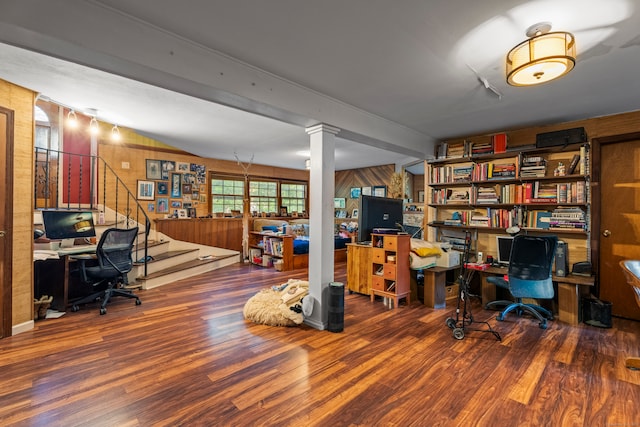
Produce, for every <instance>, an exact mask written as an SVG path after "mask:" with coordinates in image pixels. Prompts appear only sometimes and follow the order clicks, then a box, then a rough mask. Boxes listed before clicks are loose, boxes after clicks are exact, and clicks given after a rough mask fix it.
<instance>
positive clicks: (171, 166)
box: [161, 160, 176, 179]
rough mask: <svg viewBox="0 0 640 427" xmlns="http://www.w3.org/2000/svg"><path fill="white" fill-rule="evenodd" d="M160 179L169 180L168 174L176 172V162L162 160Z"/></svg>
mask: <svg viewBox="0 0 640 427" xmlns="http://www.w3.org/2000/svg"><path fill="white" fill-rule="evenodd" d="M161 163H162V179H169V174H170V173H171V172H174V171H175V170H176V162H172V161H170V160H162V162H161Z"/></svg>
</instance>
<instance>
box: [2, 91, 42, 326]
mask: <svg viewBox="0 0 640 427" xmlns="http://www.w3.org/2000/svg"><path fill="white" fill-rule="evenodd" d="M35 97H36V94H35V93H34V92H32V91H30V90H27V89H24V88H22V87H19V86H16V85H14V84H11V83H8V82H5V81H4V80H0V100H1V101H0V104H1V105H2V106H3V107H5V108H8V109H10V110H13V111H14V112H15V115H14V128H13V129H14V134H13V138H14V146H13V201H12V203H13V218H12V219H11V221H12V236H10V237H9V238H11V239H12V245H13V260H12V266H11V278H12V287H11V291H12V295H11V308H12V313H11V324H12V326H14V327H15V326H16V325H25V324H28V322H30V321H32V320H33V164H34V156H33V138H34V118H33V115H34V105H35Z"/></svg>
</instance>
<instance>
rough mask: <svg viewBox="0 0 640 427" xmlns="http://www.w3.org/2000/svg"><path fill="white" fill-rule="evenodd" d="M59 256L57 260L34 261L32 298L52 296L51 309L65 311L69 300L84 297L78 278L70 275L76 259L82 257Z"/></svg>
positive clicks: (76, 255) (77, 255)
mask: <svg viewBox="0 0 640 427" xmlns="http://www.w3.org/2000/svg"><path fill="white" fill-rule="evenodd" d="M59 256H60V258H59V259H46V260H39V261H34V266H33V270H34V274H33V297H34V298H36V299H39V298H40V297H41V296H42V295H49V296H52V297H53V301H52V302H51V308H52V309H54V310H58V311H66V310H67V307H68V306H69V301H70V300H73V299H75V298H79V297H82V296H85V295H86V292H85V293H83V292H82V285H81V281H80V277H73V276H72V275H71V271H72V269H73V268H75V267H74V265H75V263H76V262H77V261H76V259H77V258H78V257H79V256H82V255H81V254H75V255H59ZM85 256H86V255H85Z"/></svg>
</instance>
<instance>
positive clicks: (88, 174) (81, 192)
mask: <svg viewBox="0 0 640 427" xmlns="http://www.w3.org/2000/svg"><path fill="white" fill-rule="evenodd" d="M100 178H101V179H100ZM34 199H35V200H34V206H35V208H36V209H67V210H72V209H89V210H92V211H98V222H97V224H98V225H111V226H113V227H115V228H120V227H122V228H129V227H131V226H134V225H136V224H144V225H143V229H144V230H143V231H144V242H143V243H144V246H143V248H142V251H143V252H144V253H143V256H142V257H140V256H139V251H140V250H141V249H140V245H136V249H135V260H141V261H140V262H142V263H144V275H145V276H146V275H147V259H148V250H149V248H148V237H149V233H150V231H151V221H150V220H149V216H148V215H147V213H146V211H145V210H144V208H143V207H142V206H141V205H140V203H139V202H138V199H137V196H136V195H135V194H133V193H132V192H131V191H130V190H129V188H128V187H127V186H126V184H125V183H124V181H122V179H121V178H120V177H119V176H118V174H117V173H116V172H115V171H114V170H113V168H111V166H109V164H107V162H106V161H105V160H104V159H102V158H101V157H99V156H95V155H89V154H77V153H69V152H65V151H59V150H52V149H49V148H40V147H36V148H35V183H34ZM106 207H108V208H109V209H110V210H111V212H110V213H107V212H106Z"/></svg>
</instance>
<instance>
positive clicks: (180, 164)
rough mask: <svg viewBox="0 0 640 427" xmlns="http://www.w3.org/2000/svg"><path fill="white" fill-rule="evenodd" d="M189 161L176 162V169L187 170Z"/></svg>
mask: <svg viewBox="0 0 640 427" xmlns="http://www.w3.org/2000/svg"><path fill="white" fill-rule="evenodd" d="M190 165H191V164H190V163H185V162H176V170H177V171H178V172H189V166H190Z"/></svg>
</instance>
